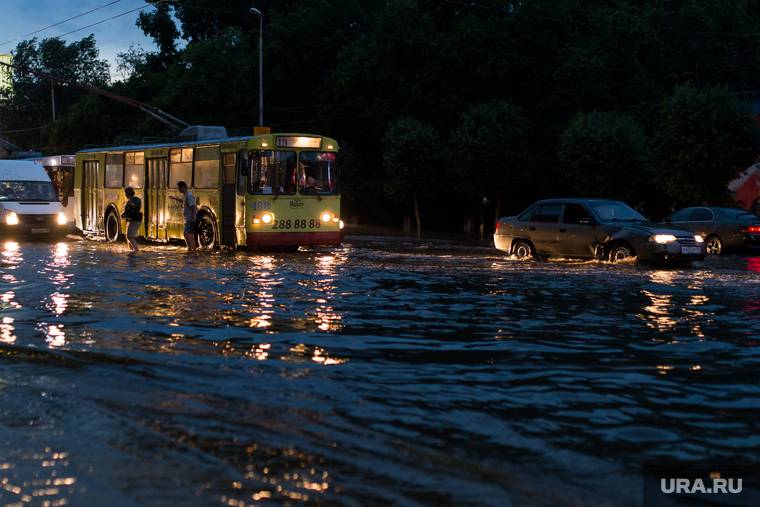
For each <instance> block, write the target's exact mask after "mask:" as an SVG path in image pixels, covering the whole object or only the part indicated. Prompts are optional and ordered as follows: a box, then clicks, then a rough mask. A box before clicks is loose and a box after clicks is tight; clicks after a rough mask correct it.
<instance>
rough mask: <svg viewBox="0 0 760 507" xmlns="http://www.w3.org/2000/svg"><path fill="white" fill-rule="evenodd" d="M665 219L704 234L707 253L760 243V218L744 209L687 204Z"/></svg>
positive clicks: (716, 252)
mask: <svg viewBox="0 0 760 507" xmlns="http://www.w3.org/2000/svg"><path fill="white" fill-rule="evenodd" d="M663 223H664V224H667V225H669V226H672V227H678V228H679V229H686V230H688V231H691V232H694V233H697V234H699V235H700V236H702V238H703V239H704V240H705V245H706V247H707V253H708V254H719V253H723V252H725V251H727V250H736V249H741V248H745V247H751V246H760V218H758V217H757V216H755V215H753V214H752V213H749V212H747V211H745V210H743V209H735V208H720V207H695V208H684V209H682V210H680V211H676V212H675V213H673V214H672V215H670V216H669V217H668V218H666V219H665V220H663Z"/></svg>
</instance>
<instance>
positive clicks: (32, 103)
mask: <svg viewBox="0 0 760 507" xmlns="http://www.w3.org/2000/svg"><path fill="white" fill-rule="evenodd" d="M24 98H25V99H26V100H28V101H29V103H30V104H31V105H33V106H34V108H35V109H36V110H37V114H38V115H39V117H40V150H42V113H40V108H39V107H37V104H35V103H34V102H32V99H30V98H29V97H27V96H26V95H24Z"/></svg>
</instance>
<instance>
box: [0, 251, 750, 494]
mask: <svg viewBox="0 0 760 507" xmlns="http://www.w3.org/2000/svg"><path fill="white" fill-rule="evenodd" d="M9 245H11V244H9V243H6V244H4V245H3V250H2V262H3V265H2V277H3V281H4V283H5V287H4V288H3V289H2V290H0V293H1V297H0V301H1V303H0V304H2V306H0V317H2V320H1V322H2V323H1V324H0V351H2V352H3V354H2V357H3V358H4V359H3V366H4V368H3V369H2V370H0V406H2V407H3V408H4V410H3V411H0V424H2V427H1V428H0V430H6V433H7V434H8V435H9V436H8V437H7V438H6V439H5V442H6V443H5V447H2V446H0V478H3V477H7V478H8V482H7V483H5V484H9V485H10V486H9V487H10V488H11V489H10V490H9V489H8V488H5V489H3V490H0V494H2V495H4V496H2V497H0V505H4V503H3V502H6V503H9V504H10V503H13V502H22V503H24V502H25V500H24V498H23V497H24V496H26V497H28V499H31V500H32V504H34V503H33V502H37V501H38V500H41V499H43V498H44V499H45V501H47V500H49V501H50V502H51V505H52V502H55V501H61V500H66V501H68V502H69V504H70V505H71V504H72V503H73V504H77V503H78V504H81V505H99V504H102V503H98V502H99V500H100V498H102V496H99V495H105V496H106V497H107V498H108V500H107V501H106V502H107V503H109V504H112V505H134V504H139V505H167V506H168V505H181V504H188V505H233V506H240V505H286V504H288V503H289V504H290V505H391V504H399V505H401V504H419V505H436V506H437V505H499V506H501V505H510V504H515V505H524V504H531V505H576V504H583V505H603V504H615V505H636V504H638V503H639V497H638V495H640V477H639V476H638V467H639V466H640V465H641V464H642V463H644V462H645V461H647V460H652V459H664V458H668V459H670V458H675V459H681V460H687V461H688V460H696V459H702V458H717V457H722V458H731V459H739V460H745V461H746V460H757V459H758V452H757V450H758V444H760V442H759V441H758V440H757V433H758V432H757V429H758V428H757V422H756V421H757V420H758V419H757V415H758V409H760V403H758V399H760V397H758V394H760V393H758V391H760V388H758V385H760V382H759V381H760V375H758V368H757V364H758V353H757V348H756V347H757V342H758V334H759V333H758V331H759V330H760V319H759V318H758V314H757V312H756V309H757V308H758V307H760V303H758V301H760V297H759V296H758V290H759V289H760V285H758V282H757V280H756V278H755V275H754V273H753V269H754V268H753V266H754V267H756V266H757V264H756V262H755V259H756V258H754V257H743V256H727V257H720V258H710V259H708V260H706V261H705V262H703V263H699V264H697V265H696V266H694V267H692V268H686V269H682V268H673V269H659V268H649V267H642V266H637V265H624V266H612V265H610V264H608V263H602V262H589V263H584V262H558V263H554V262H550V263H546V262H517V261H512V260H509V259H505V258H504V257H502V256H501V255H499V253H498V252H496V251H494V250H493V249H491V248H483V247H480V246H477V244H468V243H460V244H451V245H450V244H446V243H445V242H441V241H437V242H436V241H427V242H425V241H423V242H415V241H410V240H398V239H393V238H365V239H353V240H349V241H348V242H347V244H345V245H344V246H343V247H341V248H337V249H326V248H324V249H323V248H317V249H313V250H309V251H302V252H299V253H297V254H257V253H245V252H226V251H217V252H197V253H189V252H186V251H185V250H184V249H182V248H181V247H177V246H176V245H170V246H162V245H152V244H148V245H144V249H143V250H142V251H141V252H139V253H138V254H127V253H126V252H124V248H123V246H122V245H109V244H105V243H102V242H86V241H81V240H78V239H75V238H70V240H69V241H68V242H67V243H61V244H58V245H45V244H29V245H26V244H24V245H18V244H15V246H9ZM758 269H760V268H758ZM2 347H4V348H2ZM30 449H31V450H30ZM49 453H53V454H55V453H58V456H60V455H66V458H65V460H63V461H61V460H53V461H52V462H53V463H54V466H53V468H54V469H56V474H55V475H53V474H52V472H51V471H48V467H46V466H45V464H44V463H45V462H51V460H50V459H48V458H46V459H44V460H37V459H36V458H33V456H43V455H44V456H48V454H49ZM64 461H65V462H66V467H65V469H64V467H62V466H61V464H62V463H63V462H64ZM3 467H6V468H5V470H6V471H7V472H4V471H3ZM59 468H61V470H60V471H59V470H57V469H59ZM14 474H15V475H14ZM61 477H65V478H66V479H67V480H73V481H75V483H72V484H66V485H56V484H54V481H55V480H58V479H60V478H61ZM34 481H38V482H37V483H34ZM39 481H45V483H44V484H43V483H41V482H39ZM47 481H51V482H50V484H48V482H47ZM58 486H65V487H59V488H58V490H57V491H55V492H54V489H55V487H58ZM34 495H36V496H34ZM26 503H29V502H26ZM104 503H105V502H104ZM40 505H41V503H40Z"/></svg>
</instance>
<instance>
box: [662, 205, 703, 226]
mask: <svg viewBox="0 0 760 507" xmlns="http://www.w3.org/2000/svg"><path fill="white" fill-rule="evenodd" d="M693 212H694V208H684V209H682V210H679V211H676V212H675V213H673V214H672V215H670V216H669V217H668V218H666V219H665V220H663V222H665V223H666V224H668V225H672V226H673V227H676V228H677V229H685V230H687V231H690V230H691V229H689V217H690V216H691V214H692V213H693ZM695 232H696V231H695Z"/></svg>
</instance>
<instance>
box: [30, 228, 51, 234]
mask: <svg viewBox="0 0 760 507" xmlns="http://www.w3.org/2000/svg"><path fill="white" fill-rule="evenodd" d="M49 232H50V229H48V228H39V229H32V234H47V233H49Z"/></svg>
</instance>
